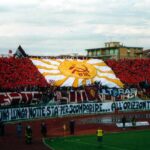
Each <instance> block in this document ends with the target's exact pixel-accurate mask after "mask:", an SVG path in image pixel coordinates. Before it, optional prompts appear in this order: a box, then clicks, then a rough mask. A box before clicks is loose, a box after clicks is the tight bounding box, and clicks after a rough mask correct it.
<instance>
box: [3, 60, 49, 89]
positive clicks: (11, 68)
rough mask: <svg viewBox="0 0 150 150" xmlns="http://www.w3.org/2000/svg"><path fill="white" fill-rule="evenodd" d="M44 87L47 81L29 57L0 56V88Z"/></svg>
mask: <svg viewBox="0 0 150 150" xmlns="http://www.w3.org/2000/svg"><path fill="white" fill-rule="evenodd" d="M35 86H36V87H45V86H47V82H46V81H45V79H44V78H43V76H42V75H41V74H40V73H39V72H38V70H37V69H36V67H35V66H34V65H33V64H32V62H31V61H30V59H29V58H15V57H10V58H4V57H2V58H0V90H1V91H5V90H6V91H11V90H13V91H17V90H22V89H24V88H27V87H28V88H29V87H35Z"/></svg>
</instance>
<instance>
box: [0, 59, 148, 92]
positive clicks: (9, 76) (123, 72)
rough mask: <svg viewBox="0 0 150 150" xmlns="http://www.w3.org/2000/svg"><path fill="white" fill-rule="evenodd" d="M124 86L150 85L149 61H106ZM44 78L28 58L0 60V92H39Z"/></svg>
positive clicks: (44, 86) (44, 83)
mask: <svg viewBox="0 0 150 150" xmlns="http://www.w3.org/2000/svg"><path fill="white" fill-rule="evenodd" d="M106 63H107V64H108V66H110V67H111V68H112V70H113V71H114V72H115V74H116V75H117V77H118V78H119V79H120V80H121V81H122V82H123V83H124V84H125V85H136V86H137V85H139V84H140V83H143V82H144V83H147V84H148V85H149V84H150V59H134V60H133V59H132V60H129V59H123V60H107V61H106ZM47 87H49V85H48V84H47V82H46V80H45V79H44V77H43V76H42V75H41V74H40V73H39V71H38V70H37V68H36V67H35V66H34V65H33V64H32V62H31V61H30V59H29V58H15V57H10V58H0V91H5V90H6V91H8V90H10V91H11V90H13V91H14V90H15V91H20V90H27V91H29V90H41V89H43V88H47Z"/></svg>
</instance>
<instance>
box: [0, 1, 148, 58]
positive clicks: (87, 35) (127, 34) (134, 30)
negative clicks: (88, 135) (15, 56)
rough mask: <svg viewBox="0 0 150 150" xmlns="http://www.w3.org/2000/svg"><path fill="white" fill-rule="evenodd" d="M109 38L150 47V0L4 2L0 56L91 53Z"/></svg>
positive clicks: (0, 17)
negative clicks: (10, 53)
mask: <svg viewBox="0 0 150 150" xmlns="http://www.w3.org/2000/svg"><path fill="white" fill-rule="evenodd" d="M108 41H120V42H121V43H124V45H126V46H140V47H144V49H147V48H150V0H3V1H0V54H5V53H7V52H8V50H9V49H12V50H13V52H15V50H16V49H17V47H18V45H22V47H23V48H24V49H25V51H26V52H27V53H28V54H35V55H59V54H68V53H69V54H70V53H79V54H86V52H85V49H87V48H98V47H104V42H108Z"/></svg>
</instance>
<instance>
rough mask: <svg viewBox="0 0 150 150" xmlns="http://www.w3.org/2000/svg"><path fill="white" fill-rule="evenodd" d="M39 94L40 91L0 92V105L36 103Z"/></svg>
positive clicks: (40, 94)
mask: <svg viewBox="0 0 150 150" xmlns="http://www.w3.org/2000/svg"><path fill="white" fill-rule="evenodd" d="M41 96H42V93H41V92H3V93H0V105H1V106H5V105H17V104H30V103H37V102H38V101H39V100H40V99H41Z"/></svg>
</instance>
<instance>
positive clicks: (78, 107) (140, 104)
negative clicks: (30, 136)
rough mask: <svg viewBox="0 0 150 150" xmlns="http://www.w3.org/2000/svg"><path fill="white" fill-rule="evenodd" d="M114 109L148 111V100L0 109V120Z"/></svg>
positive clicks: (106, 111) (102, 111)
mask: <svg viewBox="0 0 150 150" xmlns="http://www.w3.org/2000/svg"><path fill="white" fill-rule="evenodd" d="M116 108H118V109H119V110H120V111H134V110H142V111H143V110H150V100H147V101H143V100H135V101H120V102H107V103H81V104H66V105H51V106H39V107H21V108H3V109H0V118H1V119H2V120H4V121H13V120H19V119H36V118H45V117H62V116H66V115H83V114H97V113H111V112H114V111H115V109H116Z"/></svg>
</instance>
